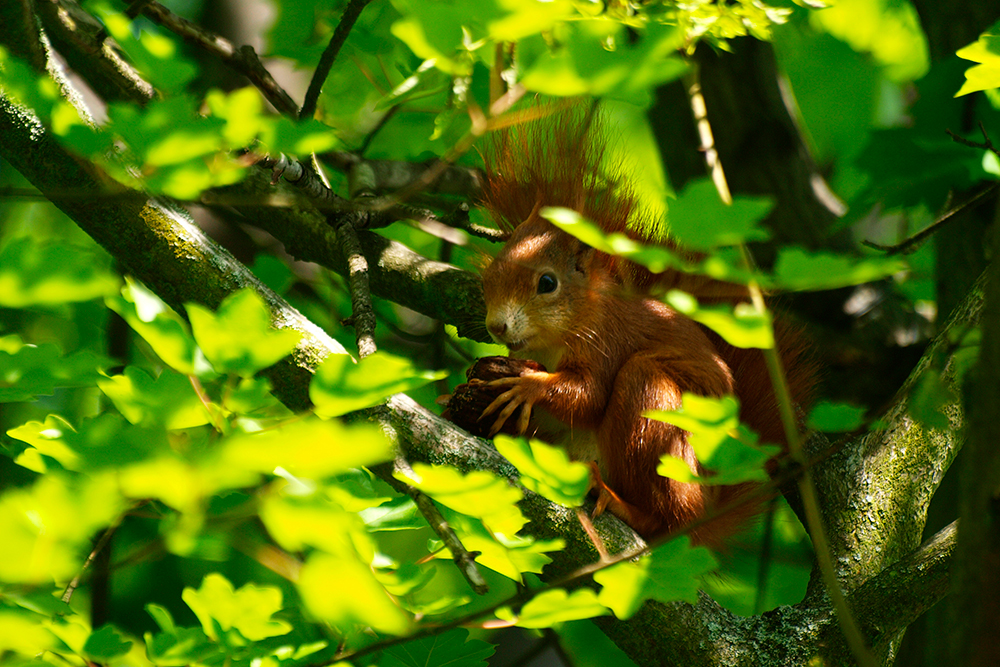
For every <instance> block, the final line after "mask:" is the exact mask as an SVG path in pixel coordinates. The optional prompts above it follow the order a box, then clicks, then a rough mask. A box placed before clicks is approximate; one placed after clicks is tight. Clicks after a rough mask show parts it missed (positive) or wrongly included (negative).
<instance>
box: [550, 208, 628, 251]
mask: <svg viewBox="0 0 1000 667" xmlns="http://www.w3.org/2000/svg"><path fill="white" fill-rule="evenodd" d="M538 214H539V215H540V216H542V217H543V218H545V219H546V220H548V221H549V222H551V223H552V224H553V225H555V226H556V227H558V228H559V229H561V230H563V231H564V232H566V233H567V234H570V235H572V236H575V237H576V238H578V239H580V240H581V241H583V242H584V243H586V244H587V245H589V246H590V247H592V248H594V249H595V250H599V251H601V252H606V253H608V254H609V255H622V256H625V257H628V256H630V255H632V254H633V253H638V252H640V251H642V250H643V247H642V246H641V245H640V244H638V243H636V242H635V241H633V240H632V239H630V238H628V237H627V236H625V235H624V234H617V233H615V234H606V233H605V232H604V230H603V229H601V228H600V227H598V226H597V225H595V224H594V223H593V222H591V221H590V220H587V219H586V218H585V217H583V215H581V214H580V213H577V212H576V211H574V210H573V209H570V208H563V207H560V206H546V207H544V208H542V209H541V210H540V211H539V212H538Z"/></svg>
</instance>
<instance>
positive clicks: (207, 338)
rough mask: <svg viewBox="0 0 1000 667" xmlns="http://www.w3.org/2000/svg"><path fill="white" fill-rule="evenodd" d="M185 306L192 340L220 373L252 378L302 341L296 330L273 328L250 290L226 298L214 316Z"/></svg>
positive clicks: (254, 294)
mask: <svg viewBox="0 0 1000 667" xmlns="http://www.w3.org/2000/svg"><path fill="white" fill-rule="evenodd" d="M185 307H186V308H187V311H188V317H190V319H191V329H192V331H193V332H194V337H195V340H197V341H198V345H199V346H200V347H201V349H202V350H203V351H204V352H205V356H206V357H208V360H209V361H211V362H212V366H213V367H214V368H215V370H216V371H218V372H220V373H236V374H238V375H243V376H250V375H253V374H254V373H256V372H257V371H259V370H261V369H263V368H267V367H268V366H272V365H274V364H275V363H277V362H278V361H279V360H280V359H282V358H283V357H285V356H287V355H288V354H290V353H291V351H292V350H294V349H295V346H296V345H298V343H299V339H300V338H302V333H301V332H299V331H293V330H290V329H282V330H277V329H275V328H274V327H273V326H272V325H271V317H270V312H269V311H268V309H267V306H265V305H264V301H263V300H262V299H261V298H260V297H259V296H258V295H257V293H256V292H254V291H253V290H252V289H250V288H246V289H242V290H239V291H238V292H235V293H233V294H231V295H229V296H228V297H226V298H225V300H224V301H223V302H222V303H221V304H220V305H219V310H218V311H217V312H215V313H212V312H211V311H210V310H208V309H207V308H205V307H203V306H200V305H198V304H195V303H189V304H187V305H186V306H185Z"/></svg>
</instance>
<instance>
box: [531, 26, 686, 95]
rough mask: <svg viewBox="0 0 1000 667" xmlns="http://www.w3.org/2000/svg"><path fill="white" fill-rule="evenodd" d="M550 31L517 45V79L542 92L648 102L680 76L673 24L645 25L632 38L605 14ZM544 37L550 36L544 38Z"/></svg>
mask: <svg viewBox="0 0 1000 667" xmlns="http://www.w3.org/2000/svg"><path fill="white" fill-rule="evenodd" d="M555 35H556V37H555V39H552V36H550V35H543V34H542V33H540V32H539V33H535V34H532V35H530V36H527V35H526V36H525V38H524V39H523V40H522V41H521V42H520V43H519V44H518V48H519V61H520V63H521V66H522V67H523V69H524V73H523V75H522V77H521V83H522V84H523V85H524V86H525V87H526V88H527V89H528V90H532V91H535V92H539V93H544V94H546V95H555V96H560V97H572V96H577V95H593V96H608V97H611V98H613V99H619V100H625V101H628V102H631V103H633V104H636V105H638V106H648V104H649V102H650V101H651V91H652V90H653V89H654V88H656V87H657V86H658V85H662V84H664V83H667V82H669V81H672V80H674V79H677V78H679V77H680V76H681V75H682V74H684V72H685V71H686V70H687V64H686V63H685V62H684V61H683V60H682V59H681V58H679V57H678V55H677V50H678V48H680V47H681V46H682V42H683V39H684V33H683V32H682V31H681V30H679V29H678V28H677V27H676V26H668V25H664V24H659V23H652V22H650V23H647V24H646V26H645V30H644V31H643V33H642V34H641V37H640V38H639V40H638V41H636V42H635V43H632V42H633V39H634V35H635V33H631V35H632V36H631V37H630V34H629V33H628V32H627V31H626V30H625V29H624V26H623V25H622V24H621V23H619V22H618V21H616V20H614V19H611V18H609V17H606V16H604V17H595V18H590V19H586V18H577V19H576V20H574V21H571V22H566V23H563V24H562V25H560V26H559V27H558V29H557V30H556V32H555ZM547 37H548V39H546V38H547Z"/></svg>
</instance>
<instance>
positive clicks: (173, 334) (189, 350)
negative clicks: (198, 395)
mask: <svg viewBox="0 0 1000 667" xmlns="http://www.w3.org/2000/svg"><path fill="white" fill-rule="evenodd" d="M105 303H107V305H108V308H111V310H113V311H115V312H116V313H118V314H119V315H121V316H122V318H123V319H124V320H125V321H126V322H128V325H129V326H130V327H132V329H134V330H135V332H136V333H137V334H139V335H140V336H142V337H143V339H144V340H145V341H146V342H147V343H149V346H150V347H152V348H153V351H154V352H156V354H157V356H159V357H160V359H162V360H163V363H165V364H167V365H168V366H170V367H171V368H173V369H174V370H175V371H177V372H178V373H181V374H183V375H197V376H199V377H202V378H204V377H209V376H211V375H214V372H213V371H212V368H211V367H210V366H209V365H208V362H207V361H206V360H205V356H204V354H203V353H202V351H201V349H199V348H198V346H197V345H196V344H195V342H194V338H193V337H192V336H191V334H190V332H189V330H188V326H187V323H186V322H185V321H184V320H183V319H181V317H180V316H179V315H178V314H177V313H175V312H174V311H173V309H171V308H170V306H168V305H167V304H165V303H163V301H161V300H160V298H159V297H158V296H156V295H155V294H153V293H152V292H151V291H149V290H148V289H146V288H145V287H144V286H143V285H142V284H140V283H138V282H135V281H133V280H132V279H131V278H126V279H125V287H123V288H122V290H121V296H117V295H114V296H109V297H107V298H106V299H105Z"/></svg>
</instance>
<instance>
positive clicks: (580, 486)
mask: <svg viewBox="0 0 1000 667" xmlns="http://www.w3.org/2000/svg"><path fill="white" fill-rule="evenodd" d="M493 444H495V445H496V448H497V450H498V451H499V452H500V453H501V454H503V456H504V458H506V459H507V460H508V461H510V462H511V463H513V464H514V467H515V468H517V469H518V471H519V472H520V473H521V485H522V486H524V487H526V488H528V489H530V490H531V491H534V492H535V493H538V494H540V495H541V496H543V497H545V498H548V499H549V500H551V501H552V502H555V503H559V504H560V505H565V506H567V507H576V506H577V505H579V504H580V503H582V502H583V499H584V498H585V497H586V495H587V491H588V490H589V488H590V470H589V469H588V468H587V466H585V465H583V464H582V463H577V462H571V461H570V460H569V457H568V456H567V455H566V450H564V449H562V448H560V447H553V446H551V445H547V444H545V443H544V442H541V441H540V440H531V441H530V442H529V441H527V440H525V439H523V438H511V437H508V436H505V435H498V436H497V437H496V438H495V439H494V441H493Z"/></svg>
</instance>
